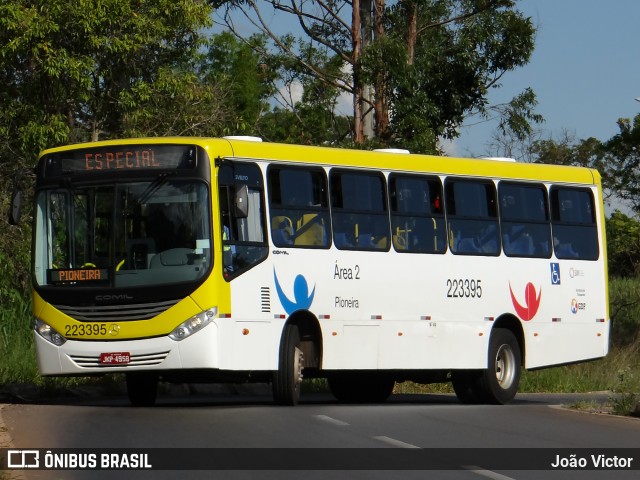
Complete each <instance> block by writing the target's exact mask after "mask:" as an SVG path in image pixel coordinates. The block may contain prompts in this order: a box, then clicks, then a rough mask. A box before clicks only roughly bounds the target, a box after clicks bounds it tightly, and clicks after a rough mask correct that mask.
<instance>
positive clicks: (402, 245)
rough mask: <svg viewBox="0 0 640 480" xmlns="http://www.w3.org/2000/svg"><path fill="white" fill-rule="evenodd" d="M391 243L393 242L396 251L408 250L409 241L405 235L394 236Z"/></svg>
mask: <svg viewBox="0 0 640 480" xmlns="http://www.w3.org/2000/svg"><path fill="white" fill-rule="evenodd" d="M391 241H392V242H393V248H395V249H396V250H406V249H407V239H406V237H405V235H403V234H394V235H393V237H392V239H391Z"/></svg>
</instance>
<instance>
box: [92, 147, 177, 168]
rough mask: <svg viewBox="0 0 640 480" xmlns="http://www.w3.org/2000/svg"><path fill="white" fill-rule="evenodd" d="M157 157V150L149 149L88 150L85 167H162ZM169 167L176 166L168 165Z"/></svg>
mask: <svg viewBox="0 0 640 480" xmlns="http://www.w3.org/2000/svg"><path fill="white" fill-rule="evenodd" d="M163 166H164V165H163V164H162V163H161V162H160V161H159V160H158V159H156V152H155V150H153V149H149V150H125V151H122V150H119V151H116V152H96V153H92V152H87V153H85V155H84V169H85V170H87V171H90V170H131V169H134V168H145V169H146V168H162V167H163ZM167 166H168V167H175V164H173V165H167Z"/></svg>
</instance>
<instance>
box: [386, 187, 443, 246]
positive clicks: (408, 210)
mask: <svg viewBox="0 0 640 480" xmlns="http://www.w3.org/2000/svg"><path fill="white" fill-rule="evenodd" d="M442 198H443V197H442V184H441V183H440V180H439V179H438V178H437V177H420V176H409V175H391V176H390V178H389V200H390V204H391V239H392V243H393V247H394V248H395V249H396V250H397V251H398V252H407V253H415V252H419V253H443V252H445V251H446V249H447V233H446V226H445V220H444V209H443V200H442Z"/></svg>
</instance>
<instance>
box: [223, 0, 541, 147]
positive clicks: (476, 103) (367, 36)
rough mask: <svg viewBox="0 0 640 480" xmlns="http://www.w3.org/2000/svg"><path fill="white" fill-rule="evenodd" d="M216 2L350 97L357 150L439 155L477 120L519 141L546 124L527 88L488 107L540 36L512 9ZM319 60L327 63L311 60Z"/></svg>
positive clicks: (508, 4)
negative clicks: (286, 24) (443, 144)
mask: <svg viewBox="0 0 640 480" xmlns="http://www.w3.org/2000/svg"><path fill="white" fill-rule="evenodd" d="M211 2H212V3H213V4H215V5H217V6H225V7H226V8H228V10H227V14H226V15H225V16H224V18H225V19H226V20H227V22H228V25H229V26H230V27H231V28H234V25H233V19H234V16H233V15H231V14H230V13H229V12H231V11H235V12H242V13H244V14H245V15H247V17H248V18H250V19H251V20H252V21H253V22H254V24H255V25H256V26H257V27H258V28H260V29H261V30H262V31H263V32H264V33H265V34H267V35H269V37H270V38H271V39H272V40H273V42H274V44H275V46H276V47H277V48H279V50H280V52H282V53H283V54H284V55H287V56H288V57H289V58H290V59H291V61H292V62H294V63H296V64H297V66H298V67H297V68H300V69H303V70H305V71H306V73H307V75H310V76H313V77H314V78H315V79H316V80H317V81H318V82H321V83H322V84H323V85H324V86H325V88H329V89H335V90H336V91H338V92H344V93H348V94H350V95H352V96H353V118H352V122H353V128H352V132H353V141H354V142H355V143H357V144H363V143H365V141H366V138H367V137H369V138H375V139H376V140H377V141H378V142H381V143H383V144H384V145H387V146H408V147H410V148H411V149H412V150H414V151H431V152H433V151H434V150H435V149H436V143H437V139H438V138H439V137H440V136H445V137H454V136H456V135H457V133H456V128H457V126H459V125H460V123H461V122H462V120H463V119H464V117H465V116H467V115H469V114H471V113H480V114H481V115H489V114H491V112H492V111H498V112H499V114H500V115H501V118H502V123H501V125H502V126H503V127H504V128H505V129H506V128H508V129H513V130H515V131H516V132H518V133H519V134H522V135H524V134H526V133H528V132H529V130H530V122H531V121H540V120H541V117H540V116H538V115H536V114H535V113H534V112H533V107H534V105H535V95H534V94H533V92H532V91H531V90H530V89H527V90H525V91H524V92H523V93H522V94H521V95H518V96H517V97H516V98H515V99H514V100H513V101H512V102H510V104H509V105H504V106H500V107H498V106H490V105H488V104H487V94H488V91H489V89H490V88H495V87H498V86H499V81H500V78H501V77H502V76H503V75H504V74H505V73H506V72H508V71H510V70H513V69H515V68H517V67H519V66H522V65H524V64H525V63H526V62H527V61H528V59H529V56H530V54H531V52H532V51H533V45H534V41H533V37H534V33H535V29H534V27H533V25H532V24H531V21H530V19H528V18H525V17H523V15H522V14H521V13H519V12H518V11H517V10H516V9H515V2H514V1H512V0H398V1H397V2H392V3H390V5H389V6H387V5H386V2H385V1H384V0H354V1H353V2H326V1H324V0H313V1H299V0H289V1H282V2H281V1H268V2H258V1H256V0H234V1H216V0H211ZM234 7H236V8H235V10H234ZM269 9H273V10H275V12H277V14H280V15H288V17H289V18H290V19H291V20H292V21H293V22H295V23H296V25H297V26H299V28H300V31H301V32H302V33H301V34H300V36H299V37H298V38H297V39H296V41H291V37H290V35H289V36H284V37H282V36H279V35H278V34H277V32H275V31H273V30H272V28H271V24H270V22H269V21H268V20H267V19H270V18H271V14H269V13H268V12H269ZM285 21H286V20H285ZM312 51H322V52H323V55H322V56H316V55H312V56H310V55H309V52H312ZM318 58H325V59H330V60H331V61H329V62H327V61H323V62H317V61H316V60H317V59H318ZM336 64H338V65H339V68H338V69H336V68H335V65H336ZM327 67H329V68H327ZM494 107H495V108H494ZM326 109H327V110H330V109H331V106H330V105H328V106H327V107H326ZM371 114H372V115H371ZM371 116H373V118H374V119H375V122H374V123H373V125H372V131H371V132H368V131H367V125H368V124H370V123H371V122H369V120H368V119H369V118H371Z"/></svg>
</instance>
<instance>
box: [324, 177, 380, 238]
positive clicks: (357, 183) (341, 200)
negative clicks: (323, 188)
mask: <svg viewBox="0 0 640 480" xmlns="http://www.w3.org/2000/svg"><path fill="white" fill-rule="evenodd" d="M385 183H386V182H385V179H384V176H383V175H381V174H377V173H371V172H353V171H349V170H332V171H331V173H330V184H331V206H332V208H333V212H332V230H333V241H334V243H335V245H336V247H337V248H338V249H340V250H378V251H387V250H389V246H390V243H391V242H390V241H389V239H390V236H391V234H390V230H391V229H390V225H389V216H388V214H387V201H386V192H385Z"/></svg>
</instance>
